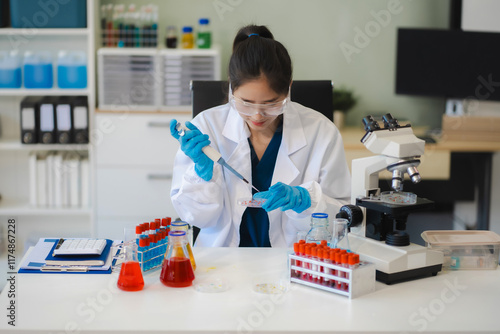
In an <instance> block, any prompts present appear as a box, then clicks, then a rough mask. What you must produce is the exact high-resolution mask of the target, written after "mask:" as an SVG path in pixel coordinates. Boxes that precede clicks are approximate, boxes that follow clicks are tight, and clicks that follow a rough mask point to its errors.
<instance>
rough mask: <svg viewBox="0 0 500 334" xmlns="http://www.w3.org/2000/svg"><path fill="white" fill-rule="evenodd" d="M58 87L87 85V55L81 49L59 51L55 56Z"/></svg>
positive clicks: (83, 86)
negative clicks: (56, 56)
mask: <svg viewBox="0 0 500 334" xmlns="http://www.w3.org/2000/svg"><path fill="white" fill-rule="evenodd" d="M57 85H58V86H59V88H86V87H87V56H86V55H85V52H83V51H60V52H59V55H58V58H57Z"/></svg>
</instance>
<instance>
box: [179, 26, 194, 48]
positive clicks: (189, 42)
mask: <svg viewBox="0 0 500 334" xmlns="http://www.w3.org/2000/svg"><path fill="white" fill-rule="evenodd" d="M181 42H182V43H181V46H182V48H183V49H192V48H194V36H193V27H183V28H182V41H181Z"/></svg>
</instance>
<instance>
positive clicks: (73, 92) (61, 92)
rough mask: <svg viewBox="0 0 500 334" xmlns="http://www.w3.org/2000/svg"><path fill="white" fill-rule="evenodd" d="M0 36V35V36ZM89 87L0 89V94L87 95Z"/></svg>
mask: <svg viewBox="0 0 500 334" xmlns="http://www.w3.org/2000/svg"><path fill="white" fill-rule="evenodd" d="M0 38H1V36H0ZM89 94H90V90H89V89H59V88H52V89H25V88H19V89H0V96H28V95H51V96H63V95H68V96H73V95H87V96H88V95H89Z"/></svg>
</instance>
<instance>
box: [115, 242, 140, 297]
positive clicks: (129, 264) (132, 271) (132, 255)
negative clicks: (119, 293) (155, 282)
mask: <svg viewBox="0 0 500 334" xmlns="http://www.w3.org/2000/svg"><path fill="white" fill-rule="evenodd" d="M122 252H123V253H124V261H123V263H122V267H121V269H120V276H118V282H117V285H118V287H119V288H120V289H122V290H125V291H139V290H142V288H144V279H143V277H142V271H141V266H140V265H139V261H138V259H137V244H136V243H135V240H132V241H130V242H126V243H124V244H123V248H122Z"/></svg>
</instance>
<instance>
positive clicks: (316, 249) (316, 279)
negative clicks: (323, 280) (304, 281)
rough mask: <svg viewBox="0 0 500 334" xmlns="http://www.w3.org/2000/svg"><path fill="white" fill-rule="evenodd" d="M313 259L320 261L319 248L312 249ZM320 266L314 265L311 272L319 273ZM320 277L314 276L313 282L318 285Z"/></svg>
mask: <svg viewBox="0 0 500 334" xmlns="http://www.w3.org/2000/svg"><path fill="white" fill-rule="evenodd" d="M311 259H312V260H316V261H317V260H318V247H311ZM318 269H319V266H318V265H317V264H314V263H313V264H312V265H311V270H312V271H318ZM318 277H319V276H318V275H315V274H312V276H311V282H313V283H317V282H318Z"/></svg>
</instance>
